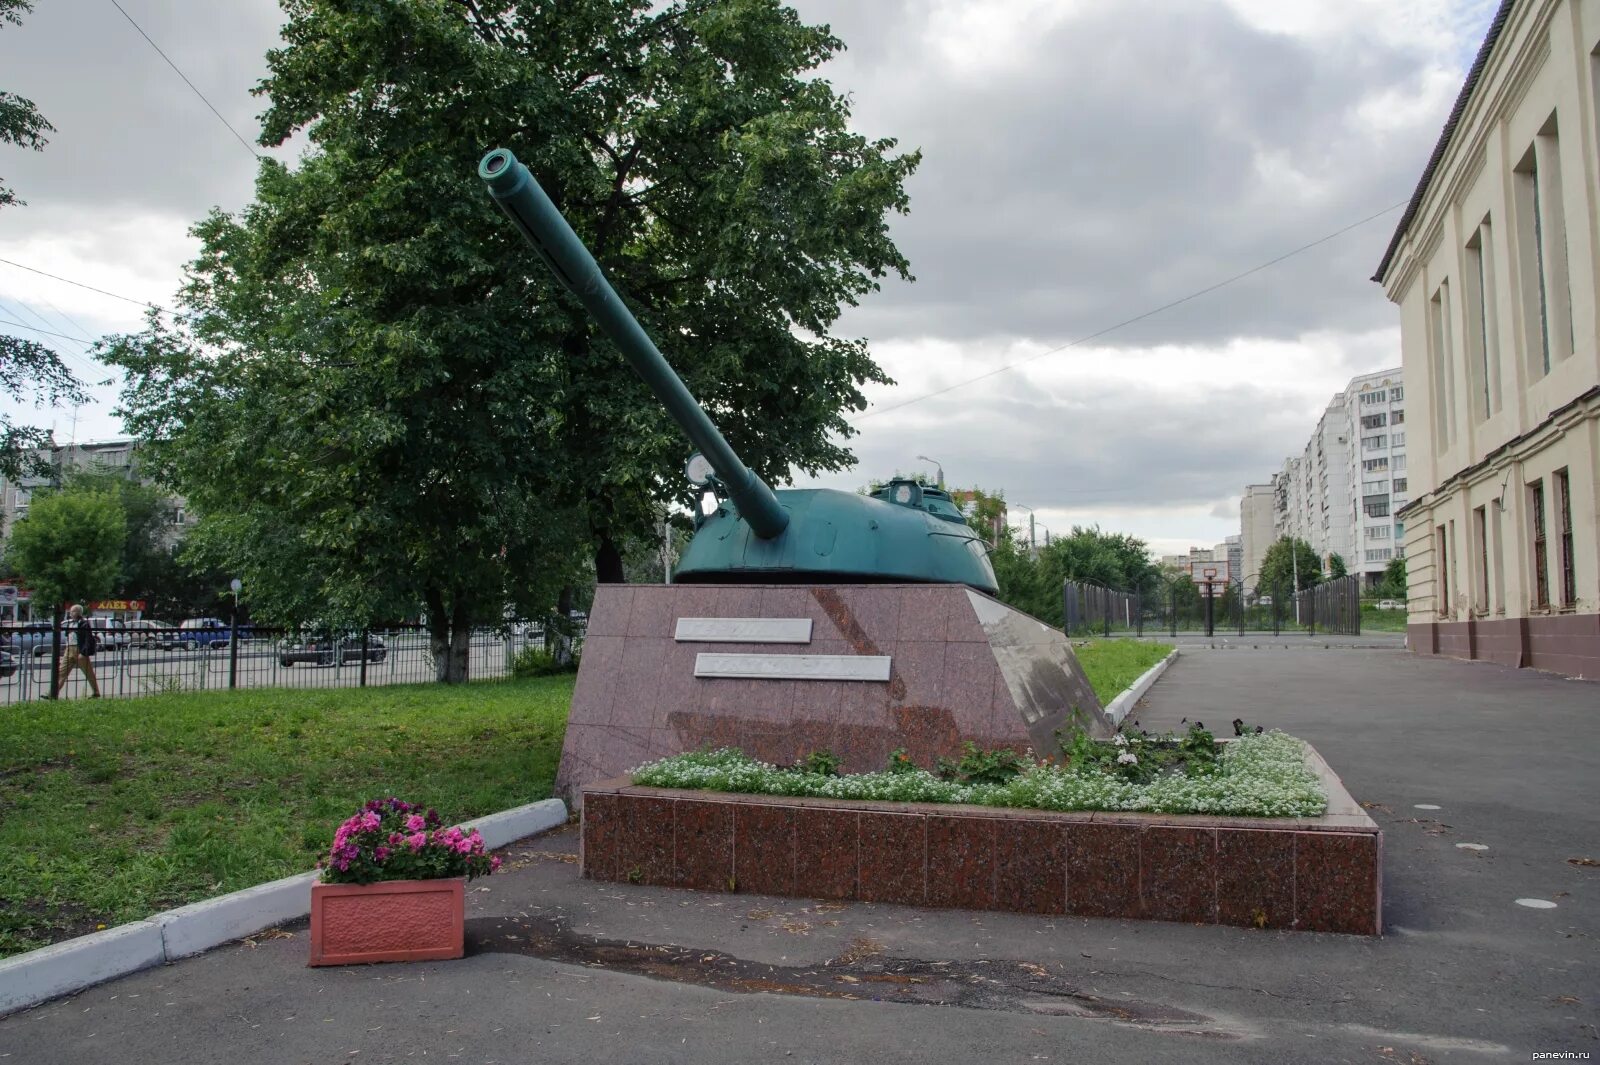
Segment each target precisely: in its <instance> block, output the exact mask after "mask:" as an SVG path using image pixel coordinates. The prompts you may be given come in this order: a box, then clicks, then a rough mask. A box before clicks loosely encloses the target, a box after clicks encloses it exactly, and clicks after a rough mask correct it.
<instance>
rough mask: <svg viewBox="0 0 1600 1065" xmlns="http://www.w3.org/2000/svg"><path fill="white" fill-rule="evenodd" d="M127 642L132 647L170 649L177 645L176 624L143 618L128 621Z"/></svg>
mask: <svg viewBox="0 0 1600 1065" xmlns="http://www.w3.org/2000/svg"><path fill="white" fill-rule="evenodd" d="M128 642H129V643H131V644H132V645H133V646H134V647H155V648H159V649H160V650H163V651H170V650H172V649H173V648H174V647H177V646H178V643H179V633H178V626H176V625H174V624H173V623H172V622H170V621H153V620H150V619H144V620H141V621H130V622H128Z"/></svg>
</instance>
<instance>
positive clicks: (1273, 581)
mask: <svg viewBox="0 0 1600 1065" xmlns="http://www.w3.org/2000/svg"><path fill="white" fill-rule="evenodd" d="M1297 573H1298V576H1299V583H1298V584H1296V583H1295V576H1296V574H1297ZM1321 581H1322V563H1321V561H1320V560H1319V559H1318V558H1317V553H1316V552H1315V551H1313V550H1312V549H1311V545H1310V544H1308V543H1306V542H1305V541H1304V540H1301V539H1299V538H1298V537H1288V536H1285V537H1283V538H1281V539H1280V540H1278V542H1277V543H1275V544H1273V545H1272V546H1271V547H1269V548H1267V555H1266V558H1264V559H1262V562H1261V580H1260V582H1259V583H1258V584H1257V585H1256V588H1257V590H1258V591H1259V592H1260V593H1262V594H1266V595H1270V594H1272V591H1273V589H1276V588H1289V589H1292V590H1294V591H1302V592H1303V591H1305V590H1306V589H1307V588H1310V587H1312V586H1314V585H1316V584H1319V583H1321Z"/></svg>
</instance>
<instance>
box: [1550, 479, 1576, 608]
mask: <svg viewBox="0 0 1600 1065" xmlns="http://www.w3.org/2000/svg"><path fill="white" fill-rule="evenodd" d="M1554 480H1555V488H1556V536H1557V537H1559V540H1558V541H1557V542H1558V545H1559V548H1560V551H1561V558H1560V559H1559V561H1560V563H1561V607H1562V609H1564V610H1571V609H1572V608H1573V607H1575V606H1577V605H1578V580H1577V575H1576V574H1575V573H1574V572H1573V570H1572V480H1571V478H1569V477H1568V476H1567V470H1566V468H1565V467H1563V468H1561V469H1559V470H1557V471H1556V473H1555V477H1554Z"/></svg>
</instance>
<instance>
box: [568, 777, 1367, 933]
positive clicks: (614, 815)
mask: <svg viewBox="0 0 1600 1065" xmlns="http://www.w3.org/2000/svg"><path fill="white" fill-rule="evenodd" d="M1351 821H1352V819H1351V818H1342V817H1331V816H1330V817H1328V818H1323V819H1300V820H1291V821H1280V820H1272V819H1258V818H1217V817H1184V816H1169V815H1155V814H1142V815H1140V814H1096V813H1071V814H1067V813H1052V812H1049V811H1040V810H998V809H990V808H986V807H972V806H938V805H925V804H902V803H871V802H858V803H844V802H836V801H833V800H827V799H792V798H768V797H765V796H757V795H724V794H717V793H711V792H693V791H673V790H668V789H659V788H640V787H634V786H632V785H630V784H628V783H627V782H626V780H613V781H608V782H602V783H599V784H596V785H592V786H590V787H588V788H586V789H585V801H584V804H583V830H582V850H583V875H584V876H585V877H588V878H589V879H592V880H605V881H622V882H630V883H640V884H657V885H663V886H670V887H694V888H699V889H701V890H705V891H737V892H746V893H751V894H763V895H782V896H790V897H796V898H817V899H847V900H857V901H862V902H892V903H900V904H904V905H914V906H933V907H949V908H959V909H972V910H1006V911H1012V912H1018V913H1039V914H1063V913H1064V914H1071V915H1074V916H1080V917H1104V918H1121V919H1137V920H1157V921H1182V922H1187V923H1191V924H1226V925H1236V926H1241V927H1246V928H1277V929H1295V930H1301V931H1316V932H1343V933H1350V934H1355V935H1377V934H1381V930H1382V916H1381V909H1382V889H1381V884H1382V861H1383V837H1382V834H1381V833H1380V832H1378V831H1377V830H1376V827H1375V826H1374V827H1373V828H1372V829H1371V830H1363V829H1359V828H1352V827H1351ZM1369 824H1370V822H1369Z"/></svg>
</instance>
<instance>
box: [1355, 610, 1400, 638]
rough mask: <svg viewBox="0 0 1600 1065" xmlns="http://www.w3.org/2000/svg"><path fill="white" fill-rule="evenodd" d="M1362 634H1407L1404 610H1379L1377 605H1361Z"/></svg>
mask: <svg viewBox="0 0 1600 1065" xmlns="http://www.w3.org/2000/svg"><path fill="white" fill-rule="evenodd" d="M1361 631H1362V632H1405V631H1406V612H1405V611H1404V610H1379V609H1378V604H1376V603H1362V604H1361Z"/></svg>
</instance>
